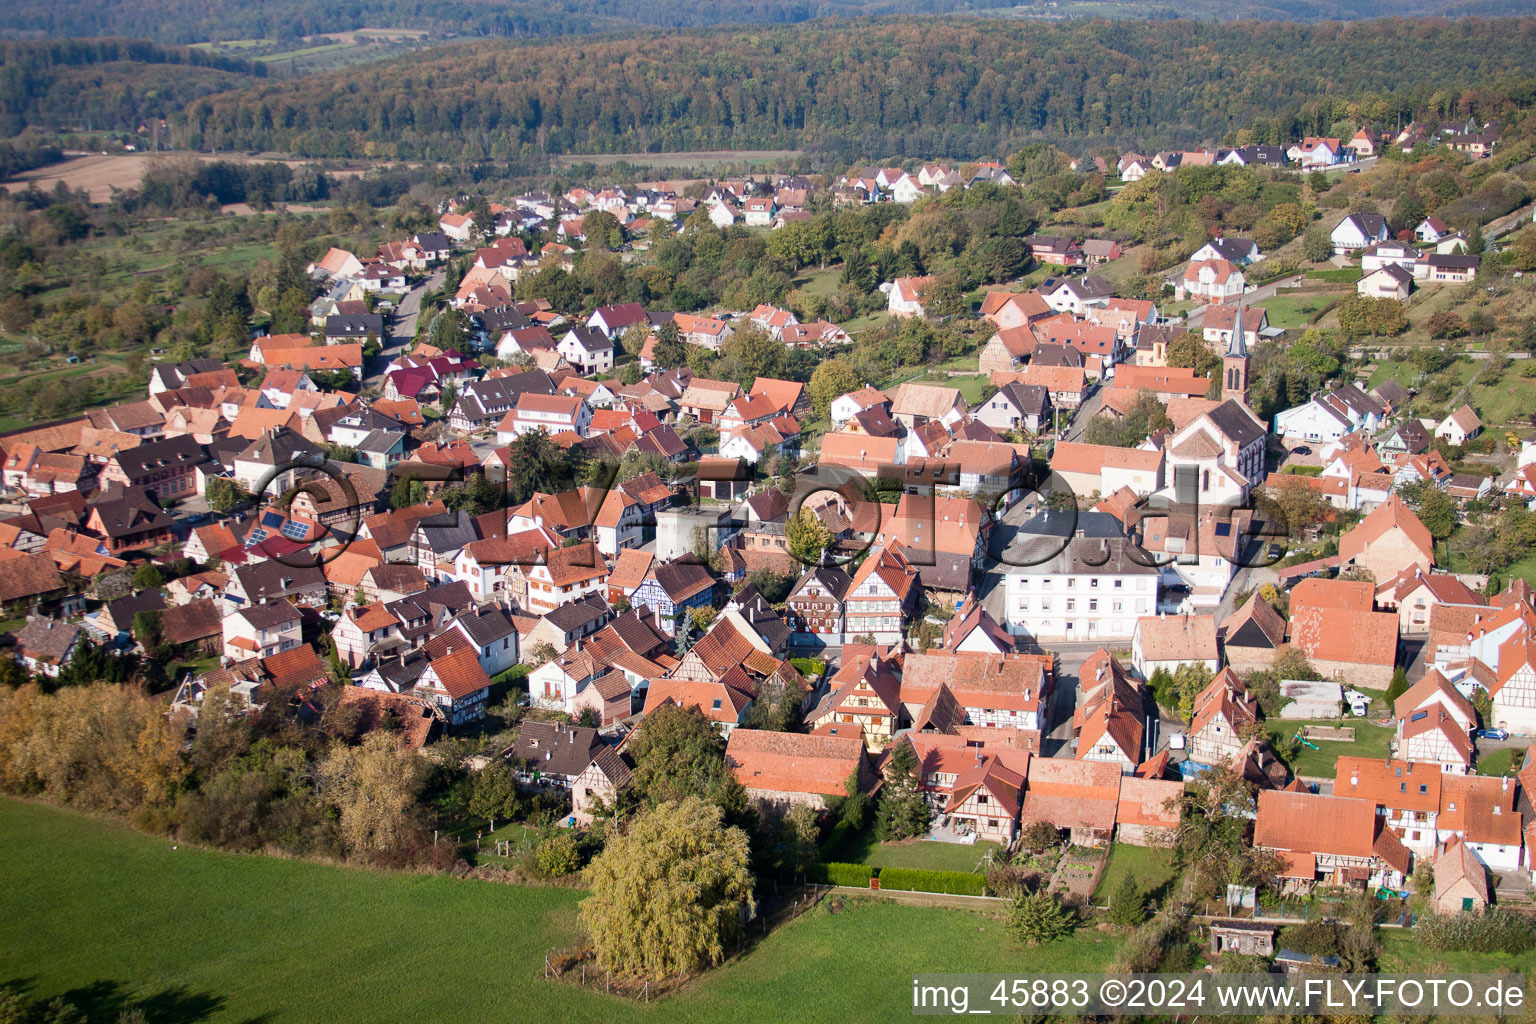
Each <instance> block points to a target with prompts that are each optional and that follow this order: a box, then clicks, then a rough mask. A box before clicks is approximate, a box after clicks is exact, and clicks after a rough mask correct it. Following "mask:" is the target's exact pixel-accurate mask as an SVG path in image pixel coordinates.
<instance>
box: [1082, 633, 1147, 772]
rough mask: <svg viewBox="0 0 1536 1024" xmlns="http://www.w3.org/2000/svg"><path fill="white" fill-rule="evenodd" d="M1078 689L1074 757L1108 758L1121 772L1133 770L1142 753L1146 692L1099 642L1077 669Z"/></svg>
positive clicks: (1145, 742)
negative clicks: (1079, 692) (1075, 750)
mask: <svg viewBox="0 0 1536 1024" xmlns="http://www.w3.org/2000/svg"><path fill="white" fill-rule="evenodd" d="M1078 680H1079V686H1080V688H1081V690H1082V693H1081V695H1080V696H1079V698H1078V700H1077V702H1076V705H1075V707H1074V710H1073V712H1072V733H1073V736H1074V737H1076V740H1077V759H1078V760H1080V761H1102V762H1104V763H1107V764H1113V765H1115V766H1116V767H1118V768H1119V769H1120V773H1121V774H1122V775H1130V774H1132V773H1134V772H1135V771H1136V767H1137V766H1138V765H1140V764H1141V762H1142V760H1143V756H1144V754H1145V753H1146V747H1147V741H1148V739H1149V737H1148V734H1147V719H1146V710H1145V705H1146V695H1145V694H1144V693H1143V691H1142V688H1141V685H1140V684H1139V683H1138V682H1136V681H1135V680H1134V679H1132V678H1131V677H1130V676H1129V675H1127V674H1126V672H1125V670H1124V669H1123V668H1121V667H1120V662H1119V660H1118V659H1116V658H1115V656H1114V655H1113V654H1111V653H1110V652H1109V651H1108V650H1107V649H1105V648H1103V647H1100V648H1099V649H1098V650H1096V651H1094V652H1093V653H1092V654H1090V655H1088V658H1087V660H1085V661H1084V662H1083V666H1082V668H1081V669H1080V670H1079V671H1078Z"/></svg>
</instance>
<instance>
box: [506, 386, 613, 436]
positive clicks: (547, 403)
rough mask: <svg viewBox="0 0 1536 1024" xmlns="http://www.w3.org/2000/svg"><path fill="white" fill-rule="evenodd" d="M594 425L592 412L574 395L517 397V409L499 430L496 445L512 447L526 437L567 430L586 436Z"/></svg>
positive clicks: (528, 394)
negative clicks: (514, 442) (538, 433)
mask: <svg viewBox="0 0 1536 1024" xmlns="http://www.w3.org/2000/svg"><path fill="white" fill-rule="evenodd" d="M591 425H592V410H591V409H590V408H589V407H588V406H587V403H586V402H584V401H582V400H581V399H580V398H578V397H576V396H575V395H539V394H534V393H533V392H524V393H523V394H521V395H518V396H517V407H516V408H515V409H513V410H512V411H511V412H509V413H507V415H506V416H505V417H504V418H503V419H502V421H501V423H500V424H499V425H498V426H497V427H496V443H497V444H511V443H512V442H513V441H514V440H516V439H517V438H519V437H521V436H522V435H524V434H530V433H532V432H533V431H535V430H542V431H544V432H545V433H546V434H560V433H564V432H566V431H570V432H572V433H575V434H577V435H579V436H581V437H586V436H587V428H588V427H590V426H591Z"/></svg>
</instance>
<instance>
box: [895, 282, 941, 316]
mask: <svg viewBox="0 0 1536 1024" xmlns="http://www.w3.org/2000/svg"><path fill="white" fill-rule="evenodd" d="M932 285H933V278H932V277H931V276H930V277H898V278H897V279H896V280H895V281H893V282H892V283H891V290H890V295H889V300H888V302H887V306H886V308H887V309H888V310H890V313H891V315H892V316H899V317H906V316H927V315H928V314H927V312H926V310H925V309H924V308H923V299H924V297H925V296H926V294H927V292H928V289H929V288H930V287H932Z"/></svg>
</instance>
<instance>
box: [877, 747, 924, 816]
mask: <svg viewBox="0 0 1536 1024" xmlns="http://www.w3.org/2000/svg"><path fill="white" fill-rule="evenodd" d="M918 768H919V765H918V761H917V752H916V751H915V750H913V749H912V744H910V743H898V744H896V746H895V748H894V749H893V750H892V751H891V758H890V761H889V762H888V763H887V764H886V767H885V779H886V783H885V788H884V789H883V791H882V792H881V795H880V807H879V810H878V811H876V813H875V832H876V833H877V834H878V835H879V836H880V838H881V839H884V840H898V839H913V838H916V837H917V836H920V835H922V834H923V833H925V832H927V831H928V818H929V814H930V811H929V807H928V799H927V798H926V797H925V796H923V793H922V791H921V790H920V789H918V785H917V773H918Z"/></svg>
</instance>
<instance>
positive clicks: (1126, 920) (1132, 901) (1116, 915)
mask: <svg viewBox="0 0 1536 1024" xmlns="http://www.w3.org/2000/svg"><path fill="white" fill-rule="evenodd" d="M1146 919H1147V894H1146V893H1144V892H1142V891H1141V886H1139V885H1137V884H1136V878H1135V876H1134V875H1126V876H1125V877H1124V878H1122V879H1121V880H1120V884H1119V885H1117V886H1115V891H1114V892H1112V893H1110V894H1109V920H1110V923H1111V924H1118V925H1121V926H1122V927H1130V928H1134V927H1135V926H1136V925H1138V924H1141V922H1143V921H1145V920H1146Z"/></svg>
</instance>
